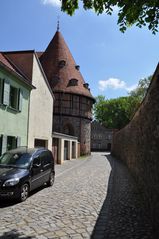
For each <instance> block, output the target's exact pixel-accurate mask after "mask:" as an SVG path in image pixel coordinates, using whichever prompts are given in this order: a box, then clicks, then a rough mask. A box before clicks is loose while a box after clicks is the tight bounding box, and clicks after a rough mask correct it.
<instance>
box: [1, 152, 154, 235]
mask: <svg viewBox="0 0 159 239" xmlns="http://www.w3.org/2000/svg"><path fill="white" fill-rule="evenodd" d="M134 185H135V184H134V181H133V179H132V178H131V176H130V175H129V173H128V171H127V169H126V167H125V166H124V165H123V164H122V163H121V162H119V161H118V160H115V159H113V158H112V157H111V156H110V155H108V154H107V153H93V154H92V155H91V156H90V157H87V158H82V159H78V160H72V161H66V162H65V163H64V164H63V165H56V180H55V183H54V186H53V187H51V188H47V187H42V188H40V190H37V191H36V192H34V193H32V194H31V196H30V197H29V198H28V199H27V200H26V201H25V202H23V203H16V202H13V203H12V202H10V201H6V200H5V201H2V200H1V201H0V239H20V238H23V239H33V238H38V239H54V238H56V239H57V238H58V239H69V238H72V239H82V238H91V239H100V238H103V239H151V238H152V236H151V235H152V230H151V225H150V222H149V218H148V217H147V216H146V212H145V211H144V208H143V206H142V200H141V199H140V197H139V196H140V195H139V193H138V191H137V190H136V187H135V186H134Z"/></svg>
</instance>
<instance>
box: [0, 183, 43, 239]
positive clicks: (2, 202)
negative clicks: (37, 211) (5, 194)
mask: <svg viewBox="0 0 159 239" xmlns="http://www.w3.org/2000/svg"><path fill="white" fill-rule="evenodd" d="M46 187H47V186H46V185H42V186H41V187H39V188H37V189H35V190H33V191H31V192H30V194H29V197H31V196H33V195H34V194H35V193H38V192H39V191H41V190H43V189H44V188H46ZM18 203H21V202H19V201H18V200H16V199H11V198H0V208H5V207H11V206H13V205H15V204H18ZM0 239H1V238H0Z"/></svg>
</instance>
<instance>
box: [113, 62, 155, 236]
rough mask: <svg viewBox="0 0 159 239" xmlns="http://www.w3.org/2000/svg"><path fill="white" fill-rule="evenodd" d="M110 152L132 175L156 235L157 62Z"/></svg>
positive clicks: (115, 138) (116, 136)
mask: <svg viewBox="0 0 159 239" xmlns="http://www.w3.org/2000/svg"><path fill="white" fill-rule="evenodd" d="M112 152H113V154H114V155H115V156H116V157H117V158H118V159H121V160H123V161H124V162H125V163H126V164H127V166H128V168H129V169H130V171H131V173H132V175H133V176H134V177H135V179H136V182H137V183H138V185H139V187H140V192H142V193H143V203H145V205H146V206H147V213H149V214H150V220H152V222H153V225H154V233H155V237H154V238H159V66H158V68H157V69H156V72H155V74H154V76H153V79H152V82H151V85H150V87H149V89H148V92H147V95H146V97H145V99H144V101H143V102H142V104H141V106H140V108H139V109H138V111H137V112H136V114H135V115H134V117H133V119H132V121H131V122H130V123H129V124H128V125H127V126H126V127H125V128H123V129H122V130H120V131H119V132H117V133H116V134H115V137H114V143H113V150H112Z"/></svg>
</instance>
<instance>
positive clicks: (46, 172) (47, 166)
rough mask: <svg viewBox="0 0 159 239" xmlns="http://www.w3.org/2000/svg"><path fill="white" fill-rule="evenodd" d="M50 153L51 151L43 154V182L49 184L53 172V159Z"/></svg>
mask: <svg viewBox="0 0 159 239" xmlns="http://www.w3.org/2000/svg"><path fill="white" fill-rule="evenodd" d="M49 153H50V152H49V151H44V152H42V153H41V155H40V157H41V164H42V170H43V172H42V174H43V182H44V183H45V182H48V180H49V177H50V173H51V170H52V167H51V166H52V165H51V158H50V154H49Z"/></svg>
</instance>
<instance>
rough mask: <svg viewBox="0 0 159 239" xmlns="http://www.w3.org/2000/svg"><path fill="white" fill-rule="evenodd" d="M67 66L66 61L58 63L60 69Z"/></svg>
mask: <svg viewBox="0 0 159 239" xmlns="http://www.w3.org/2000/svg"><path fill="white" fill-rule="evenodd" d="M65 65H66V61H64V60H61V61H59V63H58V66H59V68H63V67H64V66H65Z"/></svg>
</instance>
